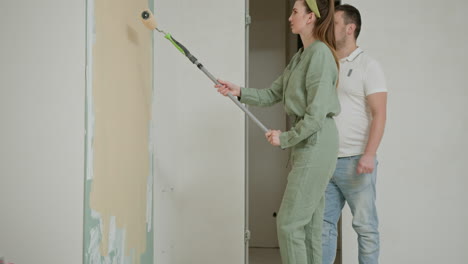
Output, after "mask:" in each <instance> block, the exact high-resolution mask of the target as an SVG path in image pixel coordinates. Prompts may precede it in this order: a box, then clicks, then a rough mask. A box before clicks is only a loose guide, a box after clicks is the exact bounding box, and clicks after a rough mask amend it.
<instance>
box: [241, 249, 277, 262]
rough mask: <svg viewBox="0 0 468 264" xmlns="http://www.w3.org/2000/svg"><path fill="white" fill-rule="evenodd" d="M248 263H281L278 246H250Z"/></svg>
mask: <svg viewBox="0 0 468 264" xmlns="http://www.w3.org/2000/svg"><path fill="white" fill-rule="evenodd" d="M249 264H281V257H280V253H279V248H250V250H249Z"/></svg>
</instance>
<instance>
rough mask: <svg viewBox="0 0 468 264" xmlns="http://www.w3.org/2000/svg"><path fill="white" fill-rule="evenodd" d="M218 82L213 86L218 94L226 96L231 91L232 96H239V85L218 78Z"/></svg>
mask: <svg viewBox="0 0 468 264" xmlns="http://www.w3.org/2000/svg"><path fill="white" fill-rule="evenodd" d="M218 82H219V83H220V84H216V85H215V88H217V89H218V92H219V93H220V94H222V95H224V96H226V95H227V94H228V93H231V94H232V95H234V96H238V97H239V96H240V93H241V91H240V87H239V85H237V84H233V83H230V82H228V81H223V80H219V79H218Z"/></svg>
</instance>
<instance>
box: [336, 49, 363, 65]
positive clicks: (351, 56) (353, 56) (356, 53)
mask: <svg viewBox="0 0 468 264" xmlns="http://www.w3.org/2000/svg"><path fill="white" fill-rule="evenodd" d="M363 52H364V51H363V50H362V49H361V48H359V47H357V48H356V49H355V50H354V51H353V52H351V54H349V56H348V57H346V58H343V59H341V62H345V61H349V62H351V61H353V60H355V59H356V58H357V57H358V56H359V55H361V53H363Z"/></svg>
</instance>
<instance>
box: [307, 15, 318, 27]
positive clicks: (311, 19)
mask: <svg viewBox="0 0 468 264" xmlns="http://www.w3.org/2000/svg"><path fill="white" fill-rule="evenodd" d="M308 16H309V17H308V18H307V23H308V24H310V23H314V22H315V20H316V19H317V18H316V17H315V13H314V12H310V13H309V14H308Z"/></svg>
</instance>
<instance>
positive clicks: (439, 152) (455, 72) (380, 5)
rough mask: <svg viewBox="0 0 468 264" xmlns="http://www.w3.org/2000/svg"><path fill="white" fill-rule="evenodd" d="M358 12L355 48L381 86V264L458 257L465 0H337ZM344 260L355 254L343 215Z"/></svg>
mask: <svg viewBox="0 0 468 264" xmlns="http://www.w3.org/2000/svg"><path fill="white" fill-rule="evenodd" d="M344 2H346V3H350V4H353V5H355V6H356V7H357V8H359V9H360V10H361V14H362V17H363V28H362V33H361V34H362V35H361V36H360V37H359V40H358V42H359V44H360V46H361V47H362V48H363V49H364V50H365V51H366V52H369V54H371V55H372V56H373V57H374V58H376V59H377V60H379V61H380V63H381V64H382V66H383V69H384V71H385V74H386V78H387V84H388V89H389V99H388V100H389V104H388V122H387V129H386V132H385V136H384V141H383V143H382V145H381V147H380V150H379V157H378V158H379V161H380V165H379V172H378V177H377V179H378V180H377V203H378V209H379V217H380V231H381V258H380V260H381V261H380V263H384V264H385V263H399V264H415V263H424V264H432V263H434V264H435V263H466V262H467V259H468V251H467V250H466V249H467V248H468V242H467V237H468V228H467V223H468V211H467V210H466V209H465V207H466V204H467V202H468V198H467V196H466V191H465V189H466V186H468V178H467V177H466V176H467V173H466V170H465V166H466V160H467V159H466V154H465V152H466V149H467V148H468V140H466V136H465V134H466V131H467V129H468V115H467V114H466V110H467V107H466V101H467V99H468V90H467V89H466V81H465V77H466V73H467V72H468V67H467V66H466V65H467V64H466V62H467V61H468V52H467V50H466V43H467V42H468V34H467V33H468V32H467V30H466V23H465V21H466V10H467V8H468V3H467V2H466V1H461V0H457V1H450V2H447V1H445V2H444V1H435V0H430V1H422V0H417V1H405V0H394V1H381V0H380V1H375V0H361V1H344ZM343 222H344V227H343V263H345V264H352V263H358V262H357V243H356V236H355V235H354V231H353V230H352V228H351V225H350V222H351V218H350V213H349V210H347V211H346V212H345V214H344V216H343Z"/></svg>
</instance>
